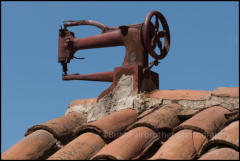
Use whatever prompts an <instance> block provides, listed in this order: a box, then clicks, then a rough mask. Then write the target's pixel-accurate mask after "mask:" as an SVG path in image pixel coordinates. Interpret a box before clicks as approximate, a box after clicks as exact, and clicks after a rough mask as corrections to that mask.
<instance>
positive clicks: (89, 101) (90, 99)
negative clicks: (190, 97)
mask: <svg viewBox="0 0 240 161" xmlns="http://www.w3.org/2000/svg"><path fill="white" fill-rule="evenodd" d="M96 102H97V98H89V99H80V100H74V101H72V102H71V103H70V104H69V106H70V107H72V106H77V105H81V104H88V103H92V104H96Z"/></svg>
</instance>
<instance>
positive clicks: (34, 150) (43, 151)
mask: <svg viewBox="0 0 240 161" xmlns="http://www.w3.org/2000/svg"><path fill="white" fill-rule="evenodd" d="M56 143H57V140H56V139H55V138H54V137H53V135H52V134H51V133H49V132H47V131H45V130H37V131H35V132H33V133H31V134H30V135H28V136H26V137H25V138H24V139H22V140H21V141H19V142H18V143H17V144H15V145H14V146H12V147H11V148H10V149H8V150H7V151H5V152H4V153H3V154H2V155H1V159H3V160H37V159H46V158H45V157H47V156H46V155H48V156H49V155H51V154H53V152H55V151H56V149H55V145H56Z"/></svg>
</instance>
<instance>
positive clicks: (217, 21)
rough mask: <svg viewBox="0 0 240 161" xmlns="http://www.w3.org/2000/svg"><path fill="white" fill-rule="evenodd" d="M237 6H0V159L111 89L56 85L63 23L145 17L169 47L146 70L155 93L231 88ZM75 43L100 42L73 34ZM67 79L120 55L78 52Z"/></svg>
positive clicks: (114, 63) (116, 51) (108, 65)
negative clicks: (162, 27) (161, 27)
mask: <svg viewBox="0 0 240 161" xmlns="http://www.w3.org/2000/svg"><path fill="white" fill-rule="evenodd" d="M238 5H239V4H238V2H1V7H2V10H1V12H2V13H1V16H2V17H1V21H2V23H1V24H2V26H1V40H2V41H1V42H2V44H1V45H2V48H1V73H2V75H1V87H2V89H1V98H2V99H1V100H2V101H1V147H2V148H1V152H4V151H6V150H7V149H8V148H9V147H11V146H12V145H14V144H15V143H17V142H18V141H20V140H21V139H22V138H23V136H24V133H25V131H26V130H27V129H28V128H29V127H31V126H32V125H35V124H39V123H42V122H45V121H48V120H51V119H54V118H57V117H60V116H62V115H64V113H65V111H66V109H67V107H68V104H69V103H70V102H71V101H72V100H76V99H85V98H92V97H97V96H98V95H99V94H100V93H101V91H103V90H104V89H106V88H108V86H110V84H111V83H103V82H90V81H66V82H65V81H63V80H62V79H61V74H62V71H61V66H60V64H59V63H58V62H57V54H58V29H59V26H60V24H61V23H62V21H63V20H81V19H87V20H88V19H91V20H96V21H99V22H101V23H103V24H105V25H107V26H120V25H128V24H135V23H142V22H144V19H145V16H146V15H147V13H148V12H150V11H151V10H158V11H160V12H161V13H162V14H163V15H164V16H165V18H166V19H167V21H168V24H169V28H170V32H171V46H170V51H169V53H168V55H167V57H166V58H165V59H163V60H161V63H160V65H159V66H157V67H154V68H153V70H154V71H155V72H157V73H159V80H160V89H193V90H213V89H215V88H216V87H219V86H225V87H238V86H239V80H238V77H239V74H238V67H239V62H238V59H239V45H238V44H239V36H238V35H239V33H238V32H239V30H238V29H239V20H238V19H239V16H238V15H239V8H238ZM70 30H72V31H73V32H75V34H76V36H77V37H78V38H81V37H87V36H91V35H96V34H100V30H99V29H97V28H94V27H92V26H81V27H73V28H71V29H70ZM76 56H79V57H85V58H86V59H85V60H80V61H79V60H72V61H71V64H70V65H69V73H80V74H83V73H95V72H105V71H111V70H113V69H114V67H118V66H121V64H122V62H123V58H124V56H125V49H124V47H111V48H101V49H88V50H81V51H78V52H77V53H76Z"/></svg>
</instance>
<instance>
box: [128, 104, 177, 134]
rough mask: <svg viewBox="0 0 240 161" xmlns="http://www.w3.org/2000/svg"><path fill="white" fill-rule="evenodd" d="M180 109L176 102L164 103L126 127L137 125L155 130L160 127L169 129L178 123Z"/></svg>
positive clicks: (130, 127)
mask: <svg viewBox="0 0 240 161" xmlns="http://www.w3.org/2000/svg"><path fill="white" fill-rule="evenodd" d="M180 110H181V106H180V105H177V104H168V105H165V106H163V107H161V108H159V109H157V110H155V111H153V112H152V113H150V114H149V115H147V116H145V117H143V118H141V119H140V120H138V121H137V122H135V123H133V124H132V125H131V126H129V127H128V129H127V130H129V129H132V128H134V127H138V126H147V127H150V128H152V129H153V130H155V131H158V130H160V129H169V130H172V128H174V127H176V126H177V125H179V124H180V120H179V118H178V113H179V111H180Z"/></svg>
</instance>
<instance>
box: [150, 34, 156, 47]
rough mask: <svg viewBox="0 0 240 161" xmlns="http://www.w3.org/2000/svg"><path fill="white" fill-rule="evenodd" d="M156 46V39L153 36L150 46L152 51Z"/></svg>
mask: <svg viewBox="0 0 240 161" xmlns="http://www.w3.org/2000/svg"><path fill="white" fill-rule="evenodd" d="M156 45H157V38H156V36H153V38H152V40H151V46H152V48H153V49H155V48H156Z"/></svg>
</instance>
